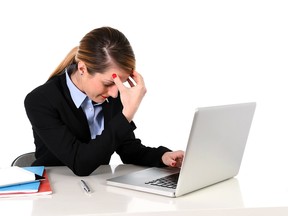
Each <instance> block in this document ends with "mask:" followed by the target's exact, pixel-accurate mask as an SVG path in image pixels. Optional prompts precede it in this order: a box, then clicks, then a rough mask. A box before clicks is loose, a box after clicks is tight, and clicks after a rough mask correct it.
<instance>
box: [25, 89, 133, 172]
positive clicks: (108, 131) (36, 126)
mask: <svg viewBox="0 0 288 216" xmlns="http://www.w3.org/2000/svg"><path fill="white" fill-rule="evenodd" d="M47 92H49V94H47ZM51 95H52V96H51ZM25 108H26V112H27V116H28V118H29V120H30V122H31V124H32V128H33V133H34V138H35V144H36V146H37V149H38V150H39V152H40V154H41V155H40V156H42V159H43V158H44V159H43V160H42V162H43V165H46V163H48V164H49V163H50V162H51V160H52V161H53V160H54V161H55V160H56V159H54V157H56V158H57V159H58V160H59V161H61V163H62V164H63V165H66V166H68V167H69V168H70V169H71V170H72V171H73V172H74V173H75V174H76V175H89V174H90V173H91V172H93V171H94V170H95V169H96V168H97V167H98V166H100V165H101V164H108V163H109V161H110V158H111V155H112V154H113V152H114V151H115V148H116V144H117V143H120V142H123V140H124V139H126V138H127V137H129V136H131V135H130V134H133V130H134V129H135V125H133V124H130V123H129V122H128V121H127V120H126V118H125V117H124V116H123V114H122V113H121V112H118V114H115V115H113V117H112V118H111V120H110V121H109V123H108V124H107V126H105V129H104V131H103V132H102V134H101V136H97V137H96V139H93V140H91V139H90V133H89V128H88V125H87V121H86V119H85V116H84V114H83V113H82V110H77V108H76V107H74V108H73V107H71V104H69V103H68V102H67V100H66V99H65V98H64V97H63V96H62V94H59V92H58V91H56V90H54V88H49V89H48V90H47V89H45V91H44V90H43V89H42V90H41V89H40V90H36V91H33V92H32V93H30V94H28V95H27V97H26V99H25ZM81 113H82V115H83V117H82V118H81ZM47 155H48V156H47ZM51 158H52V159H51ZM51 163H52V162H51ZM58 165H59V164H58Z"/></svg>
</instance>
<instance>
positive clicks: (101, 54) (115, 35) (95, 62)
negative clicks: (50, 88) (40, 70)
mask: <svg viewBox="0 0 288 216" xmlns="http://www.w3.org/2000/svg"><path fill="white" fill-rule="evenodd" d="M79 61H83V62H84V63H85V65H86V67H87V70H88V72H89V73H90V74H91V75H93V74H94V73H103V72H105V71H106V70H107V69H108V68H109V67H111V66H112V65H115V64H116V65H117V66H118V67H120V68H121V69H122V70H124V71H127V72H128V73H131V71H132V70H133V69H135V64H136V60H135V55H134V52H133V49H132V47H131V45H130V43H129V41H128V39H127V38H126V37H125V35H124V34H123V33H122V32H120V31H119V30H117V29H114V28H111V27H101V28H97V29H94V30H92V31H90V32H89V33H87V34H86V35H85V36H84V37H83V38H82V40H81V41H80V44H79V46H76V47H74V48H73V49H72V50H71V51H70V52H69V53H68V54H67V55H66V57H65V58H64V59H63V60H62V62H61V63H60V64H59V65H58V66H57V67H56V69H55V70H54V71H53V72H52V74H51V75H50V77H49V79H51V78H52V77H54V76H57V75H60V74H62V73H63V71H64V69H65V68H66V67H68V66H69V65H72V64H77V63H78V62H79ZM76 70H77V67H75V70H74V71H73V72H75V71H76ZM73 72H72V73H73Z"/></svg>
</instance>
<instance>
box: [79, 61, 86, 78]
mask: <svg viewBox="0 0 288 216" xmlns="http://www.w3.org/2000/svg"><path fill="white" fill-rule="evenodd" d="M78 71H79V73H80V75H83V74H84V73H86V72H87V68H86V65H85V63H84V62H83V61H79V62H78Z"/></svg>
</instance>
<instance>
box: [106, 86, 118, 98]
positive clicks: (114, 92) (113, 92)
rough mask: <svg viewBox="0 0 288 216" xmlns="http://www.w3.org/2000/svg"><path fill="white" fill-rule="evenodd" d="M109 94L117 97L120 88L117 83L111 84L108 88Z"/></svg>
mask: <svg viewBox="0 0 288 216" xmlns="http://www.w3.org/2000/svg"><path fill="white" fill-rule="evenodd" d="M108 94H109V96H111V97H112V98H116V97H117V96H118V88H117V86H116V85H113V86H110V87H109V89H108Z"/></svg>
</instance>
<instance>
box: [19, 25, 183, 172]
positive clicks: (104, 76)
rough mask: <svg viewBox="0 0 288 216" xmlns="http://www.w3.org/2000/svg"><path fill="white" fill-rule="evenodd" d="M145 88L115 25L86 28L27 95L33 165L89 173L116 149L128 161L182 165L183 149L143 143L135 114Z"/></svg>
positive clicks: (127, 47)
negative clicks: (67, 51) (44, 77)
mask: <svg viewBox="0 0 288 216" xmlns="http://www.w3.org/2000/svg"><path fill="white" fill-rule="evenodd" d="M125 82H127V84H128V86H130V87H127V85H124V84H123V83H125ZM145 93H146V87H145V83H144V80H143V78H142V76H141V75H140V74H139V73H138V72H136V71H135V56H134V53H133V50H132V47H131V45H130V43H129V41H128V40H127V38H126V37H125V35H124V34H123V33H121V32H120V31H118V30H117V29H114V28H111V27H101V28H97V29H94V30H92V31H91V32H89V33H87V34H86V35H85V36H84V37H83V39H82V40H81V41H80V43H79V46H77V47H75V48H73V49H72V50H71V51H70V53H68V55H67V56H66V58H65V59H64V60H63V61H62V62H61V63H60V65H59V66H58V67H57V68H56V69H55V71H54V72H53V73H52V74H51V75H50V77H49V79H48V81H47V82H46V83H44V84H43V85H41V86H39V87H37V88H35V89H34V90H33V91H31V92H30V93H29V94H28V95H27V96H26V98H25V102H24V104H25V109H26V113H27V116H28V118H29V120H30V122H31V125H32V130H33V136H34V143H35V146H36V150H35V157H36V160H35V162H34V163H33V165H35V166H36V165H44V166H63V165H65V166H68V167H69V168H70V169H71V170H72V171H73V172H74V173H75V174H76V175H79V176H85V175H90V174H91V173H92V172H93V171H94V170H95V169H97V167H99V166H100V165H102V164H109V161H110V158H111V156H112V154H113V153H114V152H116V153H117V154H119V156H120V158H121V160H122V161H123V163H130V164H136V165H144V166H159V167H160V166H172V167H176V166H177V167H180V166H181V163H182V159H183V155H184V152H183V151H181V150H179V151H174V152H173V151H171V150H169V149H168V148H166V147H163V146H159V147H158V148H152V147H148V146H144V145H143V144H142V143H141V140H140V139H137V138H136V137H135V135H134V132H133V131H134V130H135V129H136V126H135V124H134V122H133V117H134V115H135V113H136V112H137V109H138V107H139V105H140V103H141V101H142V99H143V97H144V95H145Z"/></svg>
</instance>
